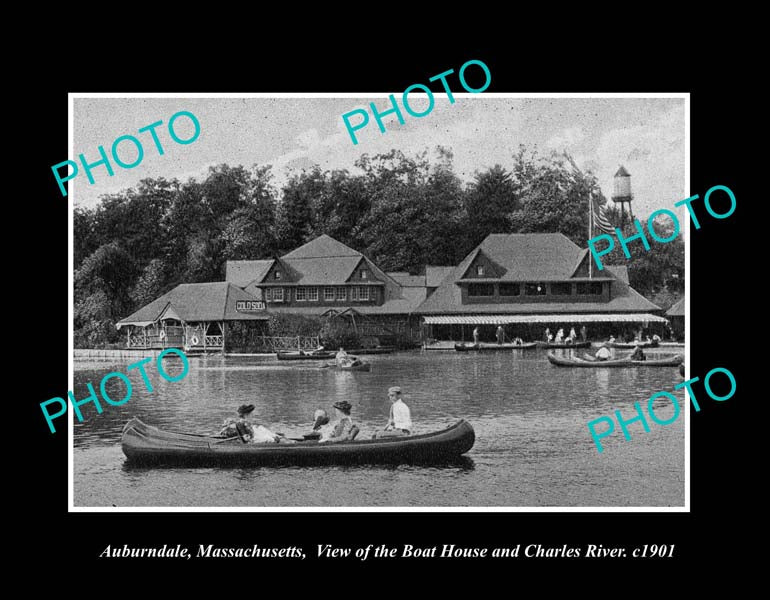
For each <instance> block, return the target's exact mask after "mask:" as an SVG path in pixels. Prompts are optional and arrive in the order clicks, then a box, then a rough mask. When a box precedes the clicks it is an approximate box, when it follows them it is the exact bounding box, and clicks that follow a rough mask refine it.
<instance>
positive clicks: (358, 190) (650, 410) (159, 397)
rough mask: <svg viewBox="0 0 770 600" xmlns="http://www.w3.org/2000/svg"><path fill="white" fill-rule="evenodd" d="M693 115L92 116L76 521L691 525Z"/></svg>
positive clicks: (320, 102)
mask: <svg viewBox="0 0 770 600" xmlns="http://www.w3.org/2000/svg"><path fill="white" fill-rule="evenodd" d="M453 85H454V84H453ZM438 89H440V86H439V87H438V88H436V90H438ZM458 89H461V88H458ZM688 100H689V97H688V95H687V94H615V95H613V94H593V95H592V94H579V95H578V94H572V95H571V94H552V95H546V94H540V95H530V96H527V95H523V94H517V95H514V94H499V93H487V92H482V93H465V92H464V91H463V93H459V92H458V93H455V94H454V95H453V97H452V98H450V97H449V96H448V95H447V94H445V93H438V92H437V91H436V92H435V93H434V94H433V96H432V97H430V98H429V97H427V96H426V95H424V94H420V93H413V94H411V95H410V96H409V101H410V103H411V105H407V104H405V102H404V97H403V96H402V95H401V94H395V95H393V96H390V95H389V94H384V93H383V94H376V95H367V96H363V95H355V94H336V95H335V94H315V95H312V94H294V95H292V94H274V95H269V94H251V95H244V96H239V95H235V94H234V95H226V94H221V95H204V94H197V95H192V94H191V95H171V94H169V95H161V94H158V95H152V94H143V95H136V96H134V97H132V96H131V95H127V94H121V95H117V94H116V95H110V94H72V95H71V97H70V102H71V119H72V121H71V124H70V126H71V145H72V154H71V156H70V158H71V159H72V160H71V161H67V163H68V164H63V165H62V167H61V168H60V169H59V171H58V175H57V178H58V180H59V181H61V182H62V184H61V188H62V192H63V193H64V190H65V184H66V189H67V190H68V198H67V202H69V203H71V204H72V206H73V208H74V210H73V214H72V227H73V230H72V232H73V235H72V236H71V241H72V248H71V252H72V258H71V260H72V278H73V279H72V285H73V290H74V297H73V299H72V307H71V326H72V345H73V348H72V367H73V375H74V384H73V387H72V388H71V389H72V397H71V398H70V400H71V402H72V405H73V408H74V410H72V411H71V412H72V413H73V414H70V415H69V417H64V416H60V417H58V418H55V417H53V416H51V417H50V418H48V417H47V422H48V423H49V426H50V427H51V428H52V429H51V430H52V431H53V428H56V429H57V430H66V429H67V426H68V424H67V422H66V421H67V418H69V419H70V423H69V426H70V427H71V431H72V448H71V456H70V460H71V482H70V484H71V507H70V508H71V509H72V510H76V511H77V510H107V511H110V510H148V509H152V508H159V509H178V510H201V509H209V510H228V509H234V510H255V511H258V510H266V509H270V510H298V509H303V510H308V509H309V510H348V509H360V510H381V509H398V510H413V511H419V510H428V509H431V510H450V509H451V510H520V509H543V510H563V509H565V508H569V509H576V510H577V509H596V510H612V509H615V510H618V509H620V510H635V509H637V510H641V509H654V510H672V511H677V510H678V511H684V510H686V509H687V508H688V503H689V491H688V485H689V482H688V478H687V476H686V473H687V471H688V460H689V456H688V444H687V442H688V439H687V429H688V421H687V419H688V417H687V409H688V406H687V405H688V401H689V400H688V398H687V396H686V395H685V392H684V390H682V389H676V387H675V386H677V385H678V384H680V383H681V382H682V381H683V379H684V373H685V365H686V356H687V353H686V348H685V343H684V342H685V334H686V330H685V324H686V320H685V313H686V296H685V290H686V287H687V275H688V273H687V271H686V270H685V249H686V242H687V237H688V235H689V231H690V229H689V223H688V221H687V211H686V210H685V207H682V206H678V207H675V204H676V203H677V202H680V201H681V200H683V199H685V198H687V197H688V195H689V194H688V191H689V190H688V172H687V165H688V156H687V153H688V119H689V105H688ZM416 115H421V116H416ZM54 172H55V173H56V171H54ZM704 191H705V190H704ZM672 214H673V215H675V217H678V220H677V219H676V218H672V217H671V215H672ZM660 392H668V395H665V394H663V395H661V394H659V393H660ZM656 395H657V396H656ZM653 397H654V398H653ZM651 398H653V399H651ZM49 410H50V413H49V415H54V414H55V410H56V406H55V405H51V407H50V409H49ZM62 414H64V413H62Z"/></svg>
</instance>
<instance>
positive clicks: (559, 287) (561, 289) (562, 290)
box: [551, 283, 572, 296]
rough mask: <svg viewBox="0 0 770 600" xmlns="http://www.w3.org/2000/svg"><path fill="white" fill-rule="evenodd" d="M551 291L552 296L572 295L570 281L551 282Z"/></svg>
mask: <svg viewBox="0 0 770 600" xmlns="http://www.w3.org/2000/svg"><path fill="white" fill-rule="evenodd" d="M551 293H552V294H553V295H554V296H570V295H572V284H571V283H552V284H551Z"/></svg>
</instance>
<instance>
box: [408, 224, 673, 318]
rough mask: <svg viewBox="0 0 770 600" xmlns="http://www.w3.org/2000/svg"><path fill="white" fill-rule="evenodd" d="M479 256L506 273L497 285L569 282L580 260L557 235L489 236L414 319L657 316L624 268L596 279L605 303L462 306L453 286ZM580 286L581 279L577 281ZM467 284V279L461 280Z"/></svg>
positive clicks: (580, 253) (571, 245) (580, 252)
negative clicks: (608, 288) (607, 290)
mask: <svg viewBox="0 0 770 600" xmlns="http://www.w3.org/2000/svg"><path fill="white" fill-rule="evenodd" d="M479 251H482V252H483V253H484V255H485V256H487V257H488V258H489V259H490V260H493V261H495V262H496V263H497V264H499V265H500V266H502V267H503V268H504V269H505V271H506V272H505V273H504V274H503V275H502V276H501V277H500V278H499V279H500V280H501V281H564V280H568V279H570V278H571V276H572V275H573V273H574V272H575V266H576V265H577V264H579V259H580V258H581V257H582V256H583V255H584V251H583V250H581V249H580V248H579V247H578V246H577V245H576V244H574V243H573V242H572V241H570V240H569V239H568V238H567V237H566V236H564V235H562V234H561V233H526V234H520V233H512V234H492V235H489V236H488V237H487V238H486V239H485V240H484V241H483V242H482V243H481V244H480V245H479V246H478V247H477V248H475V249H474V250H473V251H472V252H471V253H470V254H469V255H468V256H466V257H465V259H464V260H463V261H462V262H461V263H460V264H459V265H458V266H457V267H456V268H455V269H454V270H453V271H452V272H451V273H449V274H448V275H447V276H446V277H445V278H444V280H443V281H442V283H441V285H439V287H438V288H437V289H436V291H435V292H434V293H433V294H432V295H431V296H430V297H429V298H428V299H426V300H425V302H423V303H422V304H421V305H420V306H419V307H418V308H417V309H416V310H415V312H416V313H419V314H474V313H476V314H489V313H500V312H503V311H512V312H516V313H522V314H527V313H554V314H558V313H588V312H600V313H607V312H639V311H642V312H644V311H657V310H660V307H659V306H657V305H656V304H653V303H652V302H650V301H649V300H647V299H646V298H644V297H643V296H642V295H641V294H639V293H638V292H637V291H635V290H634V289H633V288H631V287H630V286H629V285H628V284H627V283H626V281H627V279H626V278H627V273H624V270H623V269H618V270H617V271H616V269H614V268H613V269H606V270H605V271H604V272H603V273H602V275H601V277H602V278H604V279H606V278H608V277H609V278H611V279H612V299H611V300H610V301H609V302H537V303H535V302H532V303H519V302H516V303H510V304H499V303H490V304H479V303H475V302H474V303H473V304H463V303H462V295H461V294H462V290H461V288H460V286H459V285H456V282H457V281H462V280H461V277H462V276H463V274H464V273H465V272H466V271H467V270H468V267H470V265H471V263H472V262H473V259H474V258H475V257H476V256H477V254H478V253H479ZM580 280H581V281H585V278H584V277H583V278H581V279H580ZM465 281H467V280H465Z"/></svg>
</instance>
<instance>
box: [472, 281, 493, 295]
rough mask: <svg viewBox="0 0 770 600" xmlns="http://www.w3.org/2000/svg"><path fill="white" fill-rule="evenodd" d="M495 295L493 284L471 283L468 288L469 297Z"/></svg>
mask: <svg viewBox="0 0 770 600" xmlns="http://www.w3.org/2000/svg"><path fill="white" fill-rule="evenodd" d="M494 293H495V286H493V285H492V284H491V283H471V284H470V285H469V286H468V295H469V296H493V295H494Z"/></svg>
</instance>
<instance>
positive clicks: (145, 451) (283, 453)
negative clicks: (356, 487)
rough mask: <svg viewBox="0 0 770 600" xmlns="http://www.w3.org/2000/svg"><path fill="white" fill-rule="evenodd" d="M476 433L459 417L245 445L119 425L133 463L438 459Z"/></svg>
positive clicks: (464, 448) (469, 443) (460, 450)
mask: <svg viewBox="0 0 770 600" xmlns="http://www.w3.org/2000/svg"><path fill="white" fill-rule="evenodd" d="M474 441H475V433H474V431H473V427H471V425H470V423H468V422H467V421H465V420H464V419H461V420H460V421H458V422H457V423H455V424H454V425H452V426H450V427H447V428H446V429H443V430H441V431H437V432H433V433H426V434H423V435H412V436H407V437H396V438H384V439H377V440H374V439H365V440H355V441H352V442H336V443H319V442H317V441H304V442H297V443H295V444H244V443H242V442H241V441H240V439H239V438H229V439H224V438H218V437H213V436H203V435H194V434H185V433H174V432H169V431H163V430H160V429H158V428H157V427H152V426H150V425H146V424H145V423H143V422H142V421H140V420H139V419H137V418H133V419H131V420H130V421H129V422H128V423H126V425H125V427H124V428H123V438H122V440H121V443H122V447H123V453H124V454H125V455H126V457H127V458H128V460H129V462H130V463H132V464H141V465H150V466H160V465H183V466H190V465H226V466H229V465H252V466H263V465H312V464H379V463H383V464H393V463H420V464H422V463H428V464H442V463H448V462H452V461H456V460H457V459H459V458H460V456H461V455H462V454H465V453H466V452H468V450H470V449H471V448H472V447H473V444H474Z"/></svg>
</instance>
